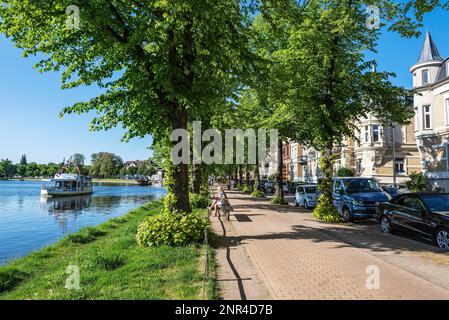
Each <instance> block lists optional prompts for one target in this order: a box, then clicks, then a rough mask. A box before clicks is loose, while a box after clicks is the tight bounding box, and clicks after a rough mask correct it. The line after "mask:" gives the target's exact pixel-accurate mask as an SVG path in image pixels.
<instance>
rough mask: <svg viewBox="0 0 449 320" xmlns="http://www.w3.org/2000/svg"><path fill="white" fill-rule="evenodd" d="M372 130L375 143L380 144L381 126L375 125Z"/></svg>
mask: <svg viewBox="0 0 449 320" xmlns="http://www.w3.org/2000/svg"><path fill="white" fill-rule="evenodd" d="M372 129H373V142H380V139H381V133H380V126H379V125H378V124H374V125H373V126H372Z"/></svg>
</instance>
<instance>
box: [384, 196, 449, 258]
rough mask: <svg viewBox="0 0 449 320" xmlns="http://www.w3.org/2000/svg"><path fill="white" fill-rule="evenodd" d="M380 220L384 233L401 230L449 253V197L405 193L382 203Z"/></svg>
mask: <svg viewBox="0 0 449 320" xmlns="http://www.w3.org/2000/svg"><path fill="white" fill-rule="evenodd" d="M376 216H377V220H378V221H379V224H380V227H381V229H382V231H383V232H385V233H391V232H394V231H395V230H396V229H402V230H403V231H406V232H408V233H412V234H415V235H418V236H421V237H425V238H429V239H431V240H433V241H434V242H435V244H436V245H437V246H438V247H439V248H441V249H443V250H445V251H449V194H447V193H405V194H401V195H399V196H397V197H396V198H394V199H392V200H390V202H388V203H383V204H380V205H379V207H378V208H377V214H376Z"/></svg>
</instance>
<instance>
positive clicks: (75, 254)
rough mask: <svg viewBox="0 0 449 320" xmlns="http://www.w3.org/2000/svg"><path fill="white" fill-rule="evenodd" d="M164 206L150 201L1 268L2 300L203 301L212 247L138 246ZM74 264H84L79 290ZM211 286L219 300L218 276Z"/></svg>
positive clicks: (209, 291)
mask: <svg viewBox="0 0 449 320" xmlns="http://www.w3.org/2000/svg"><path fill="white" fill-rule="evenodd" d="M161 208H162V202H161V201H155V202H150V203H148V204H146V205H145V206H143V207H140V208H138V209H136V210H134V211H131V212H129V213H128V214H126V215H125V216H123V217H121V218H115V219H111V220H109V221H107V222H106V223H104V224H101V225H99V226H98V227H95V228H92V227H89V228H84V229H82V230H80V231H79V232H78V233H76V234H71V235H68V236H67V237H66V238H64V239H63V240H61V241H59V242H58V243H56V244H54V245H52V246H49V247H47V248H45V249H42V250H39V251H37V252H34V253H32V254H30V255H28V256H26V257H24V258H21V259H18V260H15V261H12V262H11V263H9V264H8V265H6V266H2V267H0V299H202V298H203V277H202V273H201V270H200V268H201V267H200V265H202V264H203V263H204V261H201V260H202V257H203V255H204V252H205V249H206V248H204V247H200V246H187V247H169V246H160V247H149V248H146V247H145V248H144V247H139V246H138V245H137V244H136V241H135V234H136V230H137V226H138V224H139V222H140V221H142V219H143V218H144V217H146V216H148V215H157V214H159V213H160V210H161ZM69 265H72V266H77V268H79V271H80V288H79V289H66V288H65V285H66V281H67V278H68V277H69V274H67V273H66V270H67V267H68V266H69ZM211 265H212V267H211V274H212V275H214V263H212V264H211ZM72 268H73V267H72ZM72 270H73V269H72ZM212 278H214V277H212ZM72 283H73V282H72ZM205 288H206V290H205V292H206V293H205V297H206V298H209V299H211V298H216V297H215V295H216V290H215V282H214V279H211V280H210V281H209V282H208V283H207V284H206V286H205Z"/></svg>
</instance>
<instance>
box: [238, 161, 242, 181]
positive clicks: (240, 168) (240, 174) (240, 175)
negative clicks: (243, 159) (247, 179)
mask: <svg viewBox="0 0 449 320" xmlns="http://www.w3.org/2000/svg"><path fill="white" fill-rule="evenodd" d="M238 170H239V186H241V185H242V184H243V172H242V165H241V164H239V169H238Z"/></svg>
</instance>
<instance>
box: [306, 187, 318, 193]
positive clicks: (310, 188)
mask: <svg viewBox="0 0 449 320" xmlns="http://www.w3.org/2000/svg"><path fill="white" fill-rule="evenodd" d="M304 190H306V193H316V187H305V188H304Z"/></svg>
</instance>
